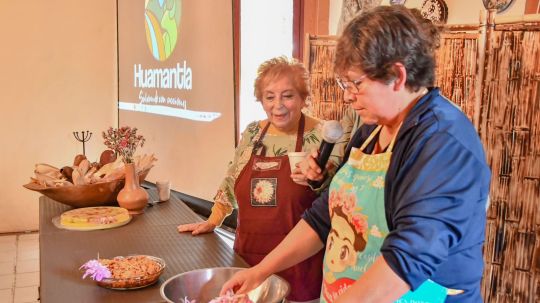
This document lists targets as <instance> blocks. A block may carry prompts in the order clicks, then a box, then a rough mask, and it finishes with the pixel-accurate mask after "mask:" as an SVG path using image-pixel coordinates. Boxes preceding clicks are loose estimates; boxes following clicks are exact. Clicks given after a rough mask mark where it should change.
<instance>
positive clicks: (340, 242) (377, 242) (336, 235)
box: [321, 126, 446, 303]
mask: <svg viewBox="0 0 540 303" xmlns="http://www.w3.org/2000/svg"><path fill="white" fill-rule="evenodd" d="M380 130H381V126H379V127H377V128H376V129H375V130H374V131H373V133H371V135H370V136H369V138H368V139H367V140H366V141H365V142H364V144H363V145H362V147H360V148H354V147H353V148H352V150H351V153H350V156H349V159H348V161H347V163H346V164H344V165H343V167H342V168H341V169H340V170H339V172H338V173H337V174H336V175H335V176H334V178H333V179H332V183H331V184H330V194H329V200H328V209H329V212H330V219H331V225H332V226H331V230H330V233H329V235H328V239H327V242H326V253H325V256H324V263H323V285H322V294H321V302H333V301H335V300H336V299H337V297H339V296H340V295H341V294H342V293H343V292H345V290H347V288H349V287H350V286H351V285H352V284H353V283H354V282H355V281H356V280H357V279H358V278H359V277H360V276H361V275H362V274H363V273H365V272H366V271H367V270H368V269H369V267H370V266H371V265H372V264H373V262H374V261H375V259H376V258H377V257H378V256H380V255H381V253H380V249H381V246H382V243H383V241H384V238H385V237H386V235H387V234H388V226H387V224H386V216H385V209H384V178H385V175H386V171H387V169H388V165H389V164H390V157H391V155H392V148H393V146H394V142H395V137H394V138H393V139H392V142H390V145H389V146H388V149H387V151H386V152H384V153H380V154H374V155H368V154H364V153H363V150H364V149H365V148H366V146H367V145H368V144H369V143H370V142H371V140H373V138H374V137H375V136H376V134H377V133H378V132H379V131H380ZM445 297H446V288H444V287H442V286H440V285H438V284H436V283H435V282H433V281H431V280H428V281H426V282H424V283H423V284H422V285H421V286H420V287H419V288H418V289H417V290H416V291H415V292H411V291H409V292H408V293H407V294H405V295H404V296H403V297H401V298H400V299H398V300H397V301H396V302H399V303H406V302H417V303H421V302H422V303H435V302H444V300H445Z"/></svg>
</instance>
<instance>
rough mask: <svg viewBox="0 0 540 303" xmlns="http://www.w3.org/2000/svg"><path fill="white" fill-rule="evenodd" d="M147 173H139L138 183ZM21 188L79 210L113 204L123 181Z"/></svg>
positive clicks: (35, 185)
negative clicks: (80, 208)
mask: <svg viewBox="0 0 540 303" xmlns="http://www.w3.org/2000/svg"><path fill="white" fill-rule="evenodd" d="M149 171H150V168H149V169H146V170H144V171H141V172H140V173H139V182H140V183H142V182H143V181H144V179H145V178H146V176H147V175H148V172H149ZM23 186H24V187H25V188H27V189H29V190H33V191H37V192H39V193H41V194H42V195H44V196H47V197H49V198H51V199H53V200H55V201H58V202H60V203H63V204H66V205H69V206H72V207H74V208H79V207H90V206H102V205H111V204H115V203H116V197H117V196H118V193H119V192H120V190H122V188H123V187H124V179H123V178H122V179H117V180H113V181H108V182H99V183H93V184H85V185H73V186H60V187H46V186H43V185H39V184H36V183H28V184H25V185H23Z"/></svg>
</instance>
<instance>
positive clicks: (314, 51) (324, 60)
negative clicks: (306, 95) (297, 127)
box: [306, 36, 347, 120]
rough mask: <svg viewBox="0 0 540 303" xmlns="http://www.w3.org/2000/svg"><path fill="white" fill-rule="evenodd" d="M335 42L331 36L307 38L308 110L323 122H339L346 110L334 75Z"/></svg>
mask: <svg viewBox="0 0 540 303" xmlns="http://www.w3.org/2000/svg"><path fill="white" fill-rule="evenodd" d="M336 42H337V41H336V40H335V37H331V36H310V37H309V45H308V47H309V55H308V56H307V59H308V61H307V64H306V67H307V69H308V71H309V73H310V78H311V98H310V102H308V103H309V106H308V108H309V112H310V113H311V114H312V115H313V116H315V117H317V118H320V119H323V120H340V119H341V117H343V114H344V113H345V110H346V109H347V104H345V102H343V92H342V91H341V89H339V87H338V86H337V84H336V80H335V74H334V63H333V62H334V59H335V57H336Z"/></svg>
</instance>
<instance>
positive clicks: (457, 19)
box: [328, 0, 526, 35]
mask: <svg viewBox="0 0 540 303" xmlns="http://www.w3.org/2000/svg"><path fill="white" fill-rule="evenodd" d="M342 2H343V0H330V18H329V24H328V32H329V33H330V35H335V34H336V32H337V25H338V23H339V17H340V15H341V4H342ZM445 2H446V5H447V6H448V22H447V24H473V23H478V20H479V16H480V11H481V10H484V5H483V4H482V0H446V1H445ZM389 3H390V1H389V0H382V2H381V4H382V5H389ZM422 3H423V0H407V1H406V2H405V6H406V7H415V8H421V7H422ZM525 3H526V0H514V2H513V3H512V4H511V6H510V7H509V8H508V9H507V10H506V11H504V12H503V13H501V14H498V16H505V17H506V16H522V15H523V13H524V12H525Z"/></svg>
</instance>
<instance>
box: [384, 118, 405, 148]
mask: <svg viewBox="0 0 540 303" xmlns="http://www.w3.org/2000/svg"><path fill="white" fill-rule="evenodd" d="M402 124H403V121H401V123H400V124H399V127H398V130H397V132H396V134H395V135H394V138H392V141H390V144H389V145H388V148H387V149H386V152H387V153H391V152H392V149H393V148H394V144H395V143H396V138H397V135H398V134H399V130H400V129H401V125H402Z"/></svg>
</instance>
